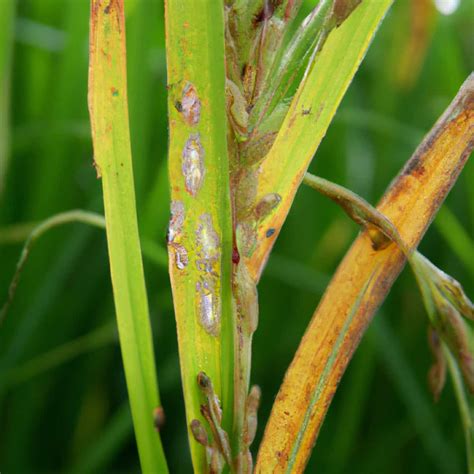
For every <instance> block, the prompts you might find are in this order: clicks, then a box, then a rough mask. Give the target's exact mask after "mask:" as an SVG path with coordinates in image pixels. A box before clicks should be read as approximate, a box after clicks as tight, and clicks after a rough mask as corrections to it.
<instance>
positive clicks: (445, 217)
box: [433, 205, 474, 278]
mask: <svg viewBox="0 0 474 474" xmlns="http://www.w3.org/2000/svg"><path fill="white" fill-rule="evenodd" d="M433 224H434V226H435V227H436V229H437V230H438V232H439V233H440V234H441V236H442V237H443V239H444V240H445V241H446V242H447V243H448V244H449V246H450V247H451V249H452V250H453V252H454V253H455V254H456V255H457V256H458V258H459V260H460V261H461V262H462V263H463V265H464V266H465V267H466V269H467V270H468V272H469V274H470V275H471V277H472V278H474V242H473V240H472V238H471V237H469V234H468V233H467V231H466V230H465V229H464V227H463V226H462V225H461V223H460V222H459V221H458V219H457V218H456V216H455V215H454V214H453V212H452V211H451V210H450V209H449V207H447V206H446V205H444V206H443V207H442V208H441V209H440V210H439V212H438V214H437V216H436V219H435V221H434V223H433Z"/></svg>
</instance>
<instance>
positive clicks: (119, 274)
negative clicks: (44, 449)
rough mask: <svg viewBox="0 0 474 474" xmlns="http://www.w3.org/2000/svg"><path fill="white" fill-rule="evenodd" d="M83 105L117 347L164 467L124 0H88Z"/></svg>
mask: <svg viewBox="0 0 474 474" xmlns="http://www.w3.org/2000/svg"><path fill="white" fill-rule="evenodd" d="M89 110H90V116H91V123H92V135H93V141H94V158H95V163H96V168H97V172H98V175H100V176H101V177H102V185H103V192H104V210H105V222H106V231H107V244H108V249H109V259H110V271H111V276H112V285H113V290H114V300H115V309H116V314H117V323H118V330H119V339H120V346H121V349H122V358H123V363H124V368H125V377H126V380H127V387H128V394H129V399H130V405H131V410H132V417H133V422H134V427H135V436H136V439H137V445H138V452H139V455H140V462H141V466H142V470H143V471H144V472H167V467H166V461H165V458H164V453H163V448H162V446H161V442H160V438H159V435H158V434H157V433H156V430H155V428H154V426H153V410H154V409H155V408H157V407H158V405H159V403H160V401H159V397H158V386H157V380H156V372H155V360H154V353H153V341H152V334H151V327H150V320H149V316H148V301H147V294H146V288H145V279H144V274H143V264H142V260H141V251H140V241H139V236H138V225H137V217H136V209H135V192H134V185H133V170H132V157H131V151H130V136H129V126H128V106H127V82H126V53H125V22H124V11H123V0H106V1H104V0H92V7H91V32H90V68H89Z"/></svg>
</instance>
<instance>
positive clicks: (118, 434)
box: [68, 403, 132, 474]
mask: <svg viewBox="0 0 474 474" xmlns="http://www.w3.org/2000/svg"><path fill="white" fill-rule="evenodd" d="M131 431H132V420H131V416H130V408H129V406H128V403H124V404H123V405H121V406H120V407H119V409H118V410H117V411H116V412H115V413H114V415H113V417H112V419H111V420H110V422H109V423H108V425H107V426H106V427H105V429H104V430H103V432H102V433H101V435H100V438H98V439H97V440H94V441H93V442H91V445H90V447H89V448H88V449H86V450H85V452H83V453H81V457H80V458H79V459H78V460H77V462H76V463H75V464H74V465H73V466H72V467H71V469H70V470H69V471H68V473H69V474H84V473H87V474H91V473H94V472H98V473H99V472H105V470H106V467H107V463H108V462H110V460H111V459H113V457H114V456H115V455H116V454H117V451H118V450H119V449H120V448H121V447H122V446H123V444H124V443H125V442H126V440H127V438H128V437H129V436H130V435H131Z"/></svg>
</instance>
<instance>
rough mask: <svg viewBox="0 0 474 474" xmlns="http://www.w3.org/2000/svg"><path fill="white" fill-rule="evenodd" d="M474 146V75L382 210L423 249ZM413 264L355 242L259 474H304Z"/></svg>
mask: <svg viewBox="0 0 474 474" xmlns="http://www.w3.org/2000/svg"><path fill="white" fill-rule="evenodd" d="M473 145H474V75H471V76H470V77H469V78H468V79H467V81H466V82H465V84H464V85H463V87H462V88H461V90H460V91H459V93H458V95H457V96H456V98H455V99H454V101H453V102H452V104H451V105H450V107H449V108H448V109H447V110H446V112H445V113H444V114H443V116H442V117H441V118H440V119H439V120H438V122H437V123H436V124H435V126H434V127H433V129H432V130H431V132H430V133H429V135H428V136H427V137H426V138H425V139H424V141H423V142H422V143H421V145H420V146H419V147H418V149H417V150H416V152H415V153H414V155H413V156H412V158H411V159H410V160H409V161H408V163H407V165H406V166H405V167H404V169H403V170H402V171H401V173H400V174H399V175H398V177H397V178H396V179H395V180H394V182H393V183H392V185H391V186H390V188H389V189H388V191H387V192H386V193H385V195H384V197H383V198H382V200H381V203H380V204H379V206H378V210H380V211H381V212H382V213H383V214H385V215H386V216H387V217H388V218H389V219H390V220H391V221H392V222H393V223H394V225H395V226H396V227H397V229H398V230H399V233H400V235H401V237H402V238H403V240H404V241H405V242H406V244H407V247H408V248H410V249H415V248H416V246H417V245H418V244H419V242H420V240H421V238H422V237H423V234H424V233H425V231H426V229H427V228H428V226H429V224H430V222H431V220H432V219H433V217H434V215H435V214H436V212H437V210H438V208H439V206H440V205H441V203H442V202H443V200H444V199H445V197H446V195H447V194H448V192H449V190H450V189H451V187H452V186H453V184H454V183H455V181H456V179H457V177H458V176H459V173H460V172H461V170H462V168H463V166H464V164H465V163H466V161H467V159H468V156H469V154H470V152H471V150H472V148H473ZM405 261H406V259H405V257H404V255H403V253H402V252H401V251H400V249H399V248H398V247H397V245H396V244H391V245H389V246H388V247H387V248H385V249H383V250H374V249H373V248H372V241H371V240H370V238H369V235H368V233H367V232H363V233H361V234H360V236H359V237H358V238H357V239H356V240H355V242H354V243H353V245H352V247H351V248H350V250H349V251H348V253H347V254H346V256H345V258H344V260H343V261H342V263H341V264H340V266H339V268H338V270H337V272H336V274H335V275H334V277H333V279H332V281H331V283H330V284H329V286H328V288H327V290H326V292H325V294H324V296H323V298H322V300H321V302H320V304H319V306H318V307H317V309H316V311H315V313H314V315H313V318H312V320H311V322H310V324H309V326H308V328H307V330H306V333H305V335H304V337H303V339H302V341H301V343H300V346H299V348H298V350H297V352H296V355H295V357H294V359H293V361H292V363H291V365H290V367H289V368H288V370H287V373H286V375H285V378H284V381H283V384H282V386H281V387H280V390H279V392H278V395H277V398H276V401H275V404H274V406H273V409H272V412H271V415H270V419H269V421H268V424H267V426H266V430H265V435H264V439H263V442H262V444H261V447H260V451H259V454H258V459H257V465H256V472H260V473H262V472H265V473H268V472H273V473H275V472H278V473H280V472H302V471H303V470H304V467H305V465H306V463H307V461H308V459H309V456H310V454H311V450H312V448H313V445H314V444H315V441H316V438H317V435H318V433H319V430H320V428H321V425H322V423H323V420H324V417H325V414H326V412H327V410H328V408H329V405H330V403H331V400H332V397H333V395H334V393H335V391H336V389H337V386H338V384H339V381H340V379H341V377H342V375H343V373H344V371H345V369H346V367H347V365H348V363H349V361H350V359H351V357H352V354H353V353H354V351H355V349H356V348H357V346H358V344H359V341H360V339H361V337H362V335H363V334H364V332H365V330H366V328H367V326H368V324H369V323H370V321H371V319H372V317H373V315H374V313H375V311H376V310H377V308H378V307H379V306H380V304H381V303H382V302H383V300H384V298H385V296H386V295H387V293H388V291H389V290H390V288H391V286H392V284H393V282H394V281H395V279H396V278H397V276H398V274H399V272H400V271H401V269H402V267H403V265H404V263H405Z"/></svg>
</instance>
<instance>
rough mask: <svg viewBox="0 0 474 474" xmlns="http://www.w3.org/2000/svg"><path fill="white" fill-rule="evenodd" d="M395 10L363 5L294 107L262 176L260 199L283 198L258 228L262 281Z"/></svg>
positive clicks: (372, 0) (318, 60)
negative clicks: (308, 176) (350, 91)
mask: <svg viewBox="0 0 474 474" xmlns="http://www.w3.org/2000/svg"><path fill="white" fill-rule="evenodd" d="M391 4H392V0H364V1H363V2H362V3H361V4H360V5H359V6H358V7H357V8H356V9H355V10H354V12H353V13H351V15H350V16H349V17H348V18H347V19H346V20H345V21H344V22H343V23H342V25H341V26H340V27H339V28H337V29H335V30H333V31H332V33H330V35H329V37H328V39H327V41H326V43H325V44H324V46H323V49H322V51H321V53H320V54H319V55H317V56H316V57H315V58H314V59H313V62H312V63H311V64H310V66H309V70H308V72H307V73H306V75H305V77H304V79H303V81H302V83H301V85H300V87H299V88H298V91H297V92H296V95H295V97H294V98H293V100H292V102H291V106H290V110H289V111H288V113H287V115H286V118H285V121H284V122H283V125H282V127H281V129H280V131H279V132H278V135H277V138H276V140H275V142H274V144H273V146H272V148H271V150H270V152H269V153H268V155H267V156H266V158H265V160H264V162H263V164H262V166H261V170H260V178H259V188H258V195H259V196H265V195H266V194H268V193H270V192H271V193H278V194H279V195H280V196H281V197H282V200H281V202H280V204H279V206H278V208H277V209H276V211H275V212H273V213H271V214H270V215H269V216H268V217H267V218H265V219H263V220H262V221H261V222H260V223H259V228H258V234H259V238H258V246H257V248H256V250H255V252H254V254H253V255H252V257H251V259H250V261H249V269H250V271H251V273H252V275H253V276H254V277H255V279H258V278H259V277H260V274H261V272H262V270H263V266H264V265H265V262H266V260H267V258H268V255H269V253H270V250H271V248H272V246H273V243H274V242H275V239H276V237H277V235H278V233H279V231H280V229H281V226H282V225H283V222H284V220H285V218H286V216H287V214H288V211H289V209H290V206H291V204H292V202H293V199H294V197H295V194H296V191H297V189H298V186H299V184H300V182H301V180H302V178H303V175H304V173H305V171H306V169H307V168H308V166H309V163H310V161H311V158H312V157H313V155H314V153H315V152H316V149H317V148H318V146H319V144H320V142H321V140H322V139H323V137H324V135H325V134H326V130H327V129H328V127H329V124H330V123H331V120H332V118H333V116H334V114H335V113H336V109H337V107H338V106H339V103H340V102H341V100H342V97H343V96H344V94H345V92H346V90H347V88H348V87H349V84H350V82H351V80H352V78H353V76H354V74H355V72H356V71H357V68H358V67H359V64H360V63H361V61H362V59H363V57H364V55H365V53H366V51H367V49H368V47H369V44H370V41H371V39H372V37H373V36H374V34H375V32H376V30H377V27H378V25H379V24H380V22H381V20H382V18H383V16H384V15H385V13H386V12H387V10H388V9H389V7H390V5H391ZM268 229H275V233H274V234H273V235H272V237H271V238H265V234H266V232H267V230H268Z"/></svg>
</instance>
